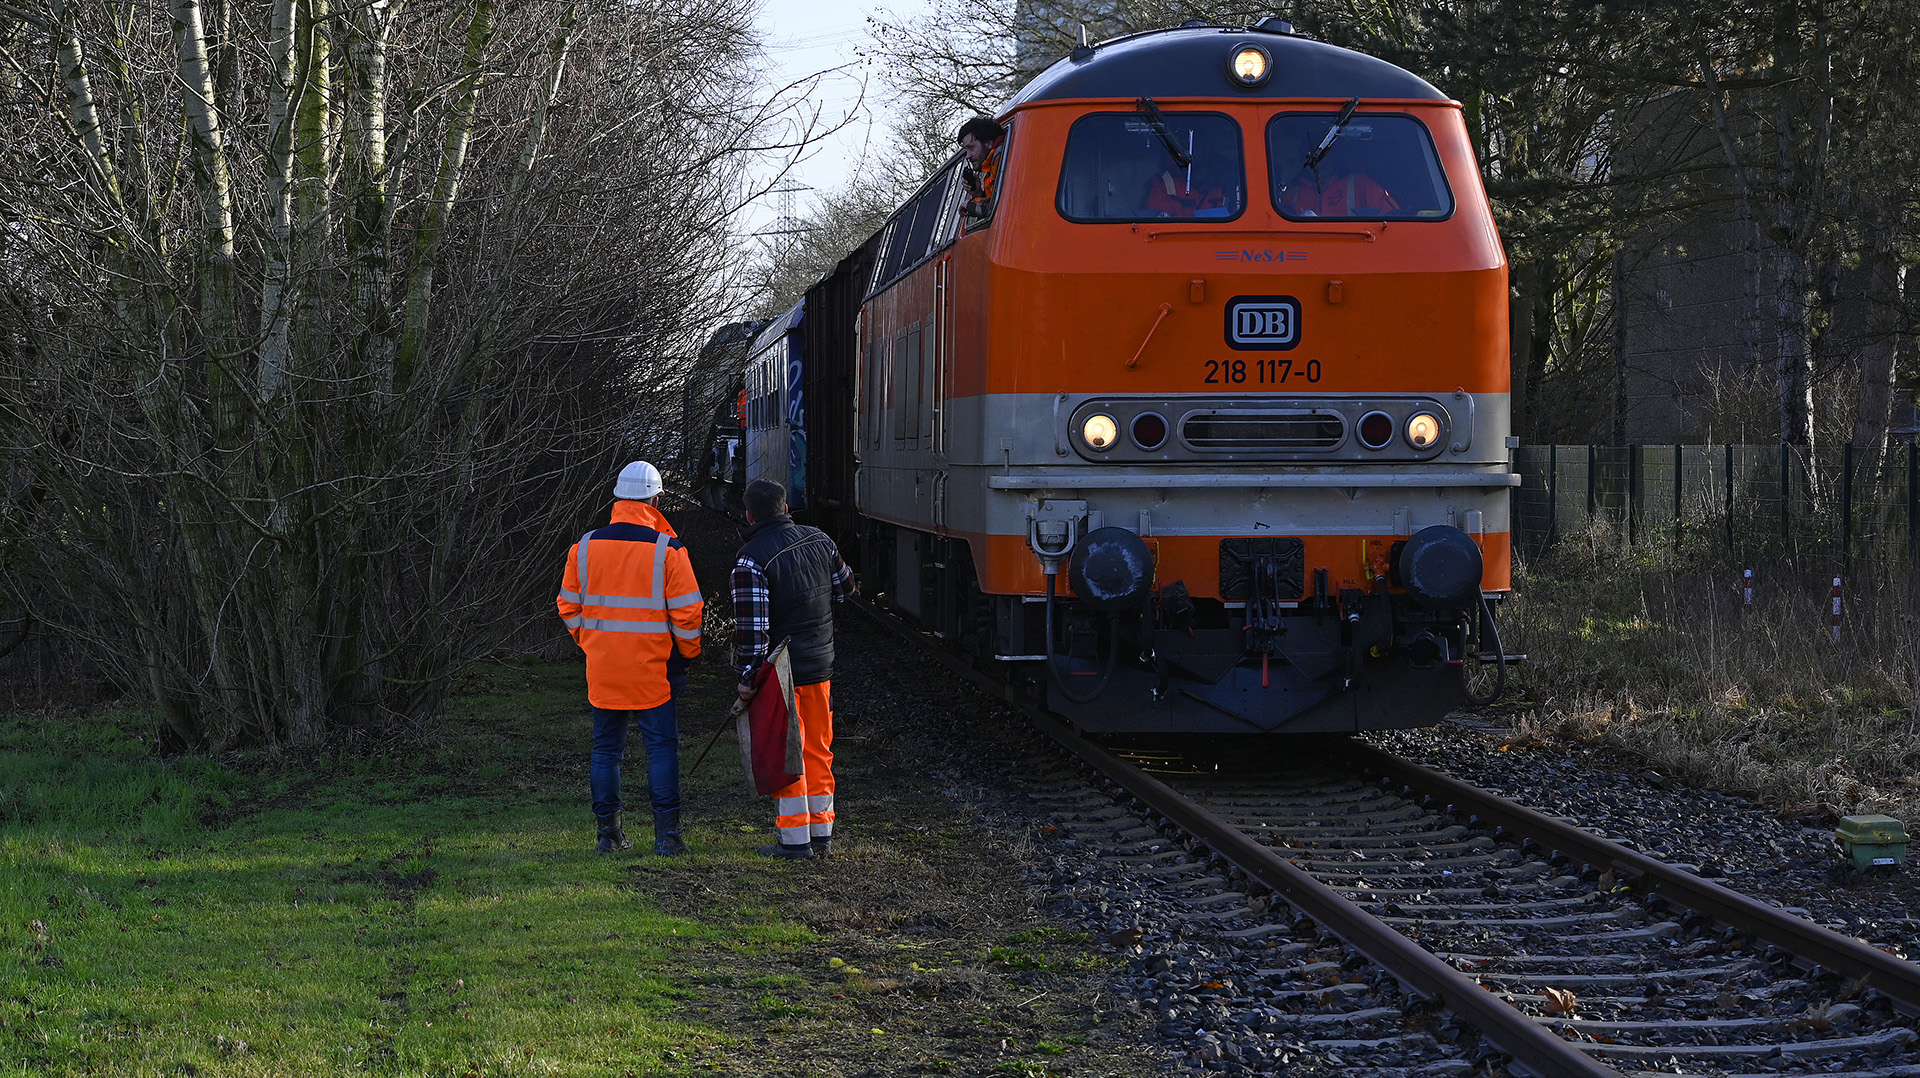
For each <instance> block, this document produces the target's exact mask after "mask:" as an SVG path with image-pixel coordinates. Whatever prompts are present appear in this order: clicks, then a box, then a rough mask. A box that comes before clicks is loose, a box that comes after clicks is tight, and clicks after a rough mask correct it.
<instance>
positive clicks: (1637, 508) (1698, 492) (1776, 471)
mask: <svg viewBox="0 0 1920 1078" xmlns="http://www.w3.org/2000/svg"><path fill="white" fill-rule="evenodd" d="M1514 470H1515V471H1517V472H1519V473H1520V477H1521V483H1520V486H1519V487H1517V488H1515V490H1514V492H1513V532H1514V543H1515V546H1516V549H1517V550H1518V551H1519V552H1520V553H1521V554H1522V556H1526V557H1537V556H1539V555H1540V554H1542V553H1544V552H1545V551H1546V550H1548V549H1549V548H1550V547H1552V546H1553V544H1554V543H1555V542H1556V541H1557V540H1558V539H1559V538H1560V537H1561V536H1562V535H1565V534H1569V533H1572V532H1575V531H1581V530H1585V529H1587V528H1589V527H1591V526H1593V525H1595V524H1601V523H1605V524H1607V525H1609V526H1611V527H1614V528H1616V529H1618V530H1619V531H1620V532H1621V533H1622V534H1624V535H1625V537H1626V539H1627V541H1628V542H1629V543H1630V544H1634V545H1644V544H1651V543H1663V542H1665V543H1673V544H1676V545H1678V544H1682V543H1686V542H1713V543H1720V544H1723V545H1724V547H1725V548H1726V549H1727V550H1728V551H1729V552H1730V553H1732V554H1735V555H1741V556H1747V557H1765V556H1776V557H1777V556H1781V555H1785V556H1787V557H1791V558H1795V559H1818V560H1821V561H1831V562H1832V563H1833V564H1834V565H1835V567H1836V568H1838V569H1842V570H1844V569H1845V568H1846V567H1848V566H1849V565H1851V563H1852V562H1853V561H1854V559H1856V558H1861V557H1866V556H1874V557H1879V558H1887V557H1890V556H1901V557H1903V558H1904V560H1906V561H1908V563H1909V564H1911V563H1912V561H1913V559H1914V557H1915V554H1916V552H1917V550H1920V447H1916V446H1915V445H1913V444H1912V443H1906V444H1900V445H1895V446H1892V447H1890V448H1888V449H1884V450H1877V451H1870V450H1860V449H1855V448H1854V447H1853V446H1851V445H1840V446H1818V447H1812V448H1809V447H1807V446H1801V445H1785V444H1782V445H1625V446H1600V445H1545V446H1522V447H1521V448H1519V449H1517V450H1515V451H1514Z"/></svg>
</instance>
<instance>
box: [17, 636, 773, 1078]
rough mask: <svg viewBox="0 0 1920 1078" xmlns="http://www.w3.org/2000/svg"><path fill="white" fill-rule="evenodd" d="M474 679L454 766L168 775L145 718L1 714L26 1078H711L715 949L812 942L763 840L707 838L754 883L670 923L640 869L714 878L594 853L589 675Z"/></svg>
mask: <svg viewBox="0 0 1920 1078" xmlns="http://www.w3.org/2000/svg"><path fill="white" fill-rule="evenodd" d="M469 688H470V689H471V690H472V691H473V694H472V695H469V696H466V697H463V698H461V699H460V700H458V701H456V702H455V704H454V705H453V706H452V708H451V710H450V713H449V714H448V715H447V716H446V717H445V719H444V720H443V726H442V729H441V731H440V732H439V735H438V736H437V737H436V738H434V739H433V741H432V743H433V744H434V745H436V746H438V747H437V748H433V749H431V750H426V749H420V748H414V747H408V748H397V749H394V750H392V751H391V752H390V753H388V754H386V755H376V756H372V757H362V758H355V759H323V760H309V761H303V762H301V763H299V764H298V765H296V764H294V763H292V762H288V761H279V762H272V761H263V760H260V759H252V758H237V757H236V758H230V759H224V760H220V761H210V760H205V759H181V760H160V759H157V758H155V757H154V756H153V755H152V754H151V753H150V751H149V749H150V747H151V746H150V745H149V744H148V743H146V742H144V741H143V740H142V739H141V738H140V736H139V735H138V733H137V731H139V730H141V729H143V728H147V727H149V726H150V724H149V723H147V722H146V721H145V720H144V717H143V716H141V715H139V714H138V713H134V712H104V713H91V714H88V715H86V716H85V717H84V719H83V720H82V719H78V718H76V717H75V716H72V715H52V714H42V715H15V716H7V717H4V718H0V1076H6V1078H12V1076H24V1075H36V1076H39V1075H48V1074H52V1075H82V1074H85V1075H169V1076H171V1075H183V1074H185V1075H203V1076H204V1075H268V1074H280V1075H289V1074H292V1075H299V1074H331V1073H346V1072H370V1073H382V1074H408V1075H413V1074H419V1075H442V1074H444V1075H456V1076H457V1075H487V1076H506V1075H536V1074H537V1075H608V1074H613V1075H619V1074H622V1073H625V1072H628V1071H631V1072H633V1073H635V1074H681V1073H692V1072H694V1071H695V1070H697V1069H699V1068H701V1067H702V1066H711V1065H713V1064H714V1063H715V1062H716V1061H717V1060H718V1059H720V1058H721V1054H722V1053H723V1052H724V1051H725V1050H726V1049H727V1048H728V1047H729V1046H730V1044H731V1043H732V1041H731V1034H729V1033H727V1032H726V1031H722V1030H717V1029H713V1028H709V1027H707V1026H705V1025H703V1024H702V1023H700V1022H699V1021H697V1020H693V1019H690V1018H686V1017H682V1012H683V1010H684V1008H683V1004H684V1003H685V1002H686V1001H688V1000H690V999H693V998H696V997H697V996H698V995H699V993H700V991H701V987H702V984H703V983H704V981H703V979H704V978H707V977H709V976H710V975H711V967H710V965H709V964H708V962H707V960H706V959H705V958H704V957H703V956H710V955H712V954H715V953H729V952H755V953H768V954H778V953H782V952H785V951H790V950H792V949H794V948H797V947H799V946H802V945H804V944H805V943H806V942H807V941H808V940H809V939H810V938H811V936H810V933H809V931H808V930H807V929H805V928H804V927H800V926H798V925H796V924H793V923H790V922H789V921H786V920H782V919H781V917H780V916H779V915H778V914H777V913H776V912H775V911H774V910H773V909H772V908H770V907H769V906H768V904H767V903H766V902H765V897H764V896H765V893H766V892H765V891H757V888H756V885H757V884H758V883H760V882H763V881H775V880H777V878H778V877H777V872H778V868H779V866H771V865H761V864H759V863H757V862H756V861H755V860H754V859H753V858H752V857H751V856H750V855H751V852H752V851H753V850H754V849H755V848H757V846H758V845H759V843H761V842H762V841H764V840H765V837H764V829H762V828H755V827H752V826H749V825H747V824H746V823H744V822H743V821H742V820H740V819H716V820H714V821H713V822H712V823H711V825H710V826H706V827H699V826H696V827H695V828H694V829H693V830H692V831H691V833H690V835H689V838H690V841H692V842H693V843H694V844H695V846H696V848H697V849H699V850H700V851H701V857H700V858H698V859H697V860H700V861H702V862H704V868H703V869H702V871H703V872H704V873H708V874H711V873H712V872H714V871H715V869H714V860H715V859H720V860H721V861H723V862H727V863H726V864H723V866H722V867H723V869H724V870H725V871H728V872H730V873H732V874H734V875H736V876H737V877H738V879H739V882H740V886H739V887H738V888H737V889H734V890H733V891H732V892H731V893H729V894H723V895H716V896H713V899H712V908H711V912H710V913H709V912H707V911H705V910H703V911H702V913H701V916H700V917H699V918H698V919H693V918H691V917H688V916H676V915H673V914H671V913H669V912H668V911H665V910H663V909H661V908H660V906H659V904H658V903H657V902H656V901H655V900H654V899H653V898H651V897H650V896H651V895H653V894H660V893H666V892H670V891H671V890H673V887H672V885H671V882H670V881H665V882H662V883H657V884H655V885H653V886H649V887H646V888H636V887H634V886H633V880H634V878H635V877H634V873H662V874H669V875H670V874H673V873H677V872H684V871H687V868H686V866H687V864H688V861H689V860H693V859H681V860H678V861H667V860H665V859H659V858H639V857H635V858H624V859H622V858H600V857H595V856H593V855H592V854H591V852H590V850H591V844H592V841H593V839H592V824H591V818H590V810H589V809H588V807H587V794H586V720H585V718H584V716H583V710H584V708H583V704H582V701H583V699H584V690H583V688H582V685H581V684H580V678H579V673H578V668H571V669H570V668H565V667H552V668H549V667H522V666H504V667H499V668H497V669H495V670H492V671H490V672H488V673H487V674H486V675H485V676H483V677H481V678H479V679H477V680H476V681H475V682H474V684H472V685H471V686H469ZM707 728H709V727H708V724H707V723H706V722H702V721H694V722H690V723H689V728H688V729H687V730H686V731H685V736H686V740H688V741H691V742H693V743H694V744H695V746H696V748H697V744H698V741H697V740H695V735H696V734H704V732H705V729H707ZM727 747H728V748H730V747H731V746H727ZM717 751H718V750H716V752H717ZM687 762H689V763H690V761H687ZM730 762H731V761H728V760H719V761H714V760H709V761H708V763H707V766H706V768H705V769H704V771H703V773H702V775H701V776H700V777H699V783H696V784H694V786H693V787H690V792H691V791H692V790H693V789H697V788H699V787H700V786H701V785H703V784H712V785H713V786H714V787H716V788H717V787H720V786H721V785H723V784H724V785H725V787H726V788H727V789H729V790H731V789H733V788H735V787H738V786H740V785H741V784H740V783H739V780H738V776H737V775H734V774H731V773H728V772H727V771H726V769H725V767H724V765H726V764H728V763H730ZM716 763H718V764H720V765H722V766H715V764H716ZM627 770H628V775H627V782H628V788H629V792H630V793H632V792H633V791H634V788H635V786H636V785H637V784H636V770H637V769H636V767H635V766H634V761H633V760H631V759H630V760H629V763H628V769H627ZM641 774H642V776H643V772H641ZM722 776H724V778H723V777H722ZM640 781H641V782H643V781H644V778H643V777H642V778H641V780H640ZM709 800H710V802H711V800H713V799H712V798H710V799H709ZM638 837H639V836H636V838H638ZM638 852H639V851H638V850H636V853H638ZM732 862H737V864H734V863H732ZM793 987H794V984H793V981H792V980H791V979H790V978H783V977H778V976H775V977H769V978H767V979H766V981H765V983H764V984H763V985H760V986H759V987H758V989H757V991H758V992H759V994H761V995H763V996H764V997H765V998H766V1000H767V1003H768V1007H769V1010H777V1009H779V1008H781V1007H782V1006H783V1004H782V1003H781V1001H780V997H781V995H783V994H784V993H785V992H787V991H789V990H791V989H792V988H793Z"/></svg>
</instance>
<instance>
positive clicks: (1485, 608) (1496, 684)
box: [1460, 595, 1507, 707]
mask: <svg viewBox="0 0 1920 1078" xmlns="http://www.w3.org/2000/svg"><path fill="white" fill-rule="evenodd" d="M1480 624H1482V625H1484V626H1486V627H1487V628H1486V632H1485V634H1484V635H1485V637H1486V641H1485V642H1486V643H1487V644H1490V645H1492V647H1493V654H1494V662H1495V664H1496V666H1497V673H1495V675H1494V679H1493V692H1492V693H1490V694H1488V695H1487V696H1486V697H1485V698H1484V699H1483V698H1481V697H1477V696H1475V695H1473V686H1472V683H1471V680H1470V679H1469V676H1468V674H1467V665H1466V663H1465V662H1462V663H1461V664H1460V688H1461V691H1463V692H1465V693H1466V694H1467V703H1469V704H1472V705H1473V706H1474V707H1486V706H1487V705H1488V704H1491V703H1493V702H1494V701H1495V700H1498V699H1500V694H1501V693H1503V692H1506V691H1507V649H1505V648H1503V647H1501V646H1500V630H1499V629H1497V628H1495V627H1494V624H1493V607H1491V606H1489V605H1488V604H1487V597H1486V596H1484V595H1482V596H1481V597H1480Z"/></svg>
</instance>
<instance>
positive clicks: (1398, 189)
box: [1267, 112, 1453, 221]
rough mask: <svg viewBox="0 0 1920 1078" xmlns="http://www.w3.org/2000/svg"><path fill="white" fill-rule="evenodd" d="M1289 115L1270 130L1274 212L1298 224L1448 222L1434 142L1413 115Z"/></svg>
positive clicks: (1447, 194)
mask: <svg viewBox="0 0 1920 1078" xmlns="http://www.w3.org/2000/svg"><path fill="white" fill-rule="evenodd" d="M1340 118H1341V114H1340V113H1337V112H1286V113H1281V114H1280V115H1278V116H1275V117H1274V118H1273V119H1272V120H1271V121H1270V122H1268V124H1267V162H1268V166H1269V168H1271V169H1272V173H1273V205H1274V208H1275V209H1277V210H1279V211H1280V212H1281V214H1282V215H1284V216H1286V217H1288V218H1290V219H1292V220H1296V221H1300V220H1309V219H1312V218H1333V219H1336V220H1338V219H1342V218H1345V219H1348V220H1367V221H1379V220H1384V219H1386V218H1407V217H1411V218H1414V219H1415V220H1422V221H1440V220H1445V219H1446V218H1447V217H1449V216H1451V215H1452V213H1453V193H1452V191H1451V190H1449V189H1448V187H1447V179H1446V175H1445V174H1444V173H1442V172H1441V170H1440V159H1439V158H1438V157H1437V156H1436V155H1435V154H1434V150H1433V138H1432V136H1431V135H1429V134H1428V133H1427V129H1426V126H1425V125H1423V124H1422V123H1420V121H1418V120H1416V119H1414V118H1413V117H1411V116H1378V115H1370V114H1362V115H1357V116H1350V118H1349V119H1348V120H1347V122H1346V123H1344V124H1342V123H1340Z"/></svg>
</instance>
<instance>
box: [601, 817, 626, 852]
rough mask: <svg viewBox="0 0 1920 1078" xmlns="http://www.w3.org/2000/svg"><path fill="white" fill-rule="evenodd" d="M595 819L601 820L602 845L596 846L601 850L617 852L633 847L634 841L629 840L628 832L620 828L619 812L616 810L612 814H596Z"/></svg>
mask: <svg viewBox="0 0 1920 1078" xmlns="http://www.w3.org/2000/svg"><path fill="white" fill-rule="evenodd" d="M595 819H597V820H599V821H600V845H599V846H598V847H596V849H598V850H599V852H601V853H615V852H617V851H621V850H631V849H633V843H632V842H630V841H628V839H627V833H626V832H625V831H623V830H621V829H620V814H619V813H617V812H616V813H614V814H613V815H611V816H596V817H595Z"/></svg>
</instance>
